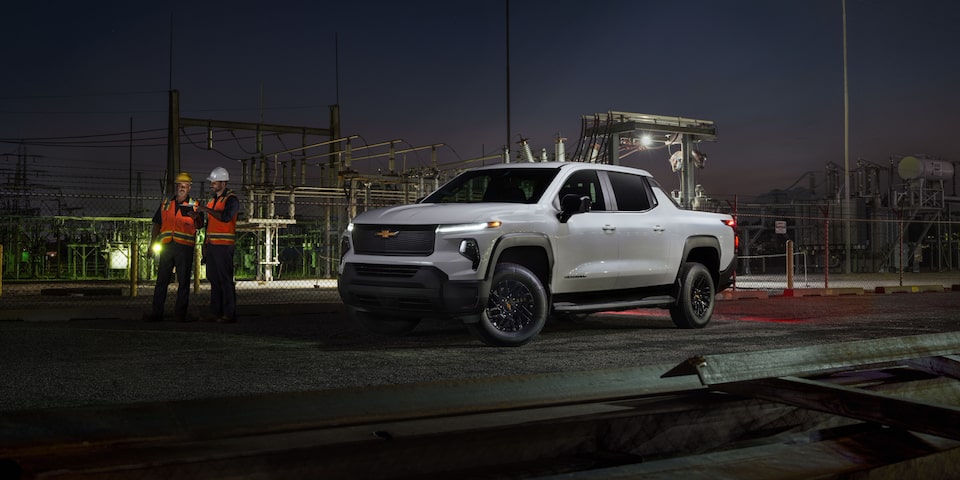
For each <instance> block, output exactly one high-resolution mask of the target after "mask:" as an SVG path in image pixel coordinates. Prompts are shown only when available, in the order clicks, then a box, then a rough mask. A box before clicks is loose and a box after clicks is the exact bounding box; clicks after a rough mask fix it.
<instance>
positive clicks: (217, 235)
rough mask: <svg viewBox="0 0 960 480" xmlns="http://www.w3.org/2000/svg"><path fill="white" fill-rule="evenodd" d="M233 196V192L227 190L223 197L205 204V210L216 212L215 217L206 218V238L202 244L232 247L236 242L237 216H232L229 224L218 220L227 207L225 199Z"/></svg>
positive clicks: (212, 199)
mask: <svg viewBox="0 0 960 480" xmlns="http://www.w3.org/2000/svg"><path fill="white" fill-rule="evenodd" d="M235 196H236V195H234V193H233V191H231V190H227V191H226V192H223V195H221V196H219V197H217V198H211V199H210V201H209V202H207V208H209V209H210V210H213V211H215V212H217V215H208V216H207V236H206V237H205V240H204V242H206V243H209V244H211V245H233V244H234V243H235V242H236V237H237V235H236V232H237V216H236V215H234V216H233V218H231V219H230V221H229V222H221V221H220V220H219V218H218V217H219V215H220V213H221V212H223V210H224V209H225V208H226V207H227V199H228V198H230V197H235Z"/></svg>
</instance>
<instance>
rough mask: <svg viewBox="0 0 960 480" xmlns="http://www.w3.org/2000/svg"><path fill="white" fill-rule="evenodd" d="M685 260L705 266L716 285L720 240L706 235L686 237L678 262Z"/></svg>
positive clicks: (684, 261)
mask: <svg viewBox="0 0 960 480" xmlns="http://www.w3.org/2000/svg"><path fill="white" fill-rule="evenodd" d="M686 262H696V263H699V264H701V265H703V266H704V267H707V270H708V271H709V272H710V276H711V277H713V283H714V285H717V284H718V283H719V281H720V241H719V240H717V238H716V237H711V236H707V235H700V236H695V237H690V238H687V241H686V242H684V245H683V256H682V257H681V259H680V264H681V265H683V264H684V263H686ZM678 274H679V270H678Z"/></svg>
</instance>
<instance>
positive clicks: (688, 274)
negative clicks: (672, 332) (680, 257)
mask: <svg viewBox="0 0 960 480" xmlns="http://www.w3.org/2000/svg"><path fill="white" fill-rule="evenodd" d="M678 280H679V282H680V292H679V295H678V296H677V305H675V306H672V307H670V318H671V319H673V323H674V325H676V326H678V327H680V328H703V327H706V326H707V324H708V323H710V317H712V316H713V307H714V305H715V303H716V296H717V295H716V293H717V292H716V289H715V288H714V286H713V277H712V276H711V275H710V271H709V270H707V267H704V266H703V265H702V264H699V263H694V262H689V263H684V264H683V265H681V266H680V275H679V276H678Z"/></svg>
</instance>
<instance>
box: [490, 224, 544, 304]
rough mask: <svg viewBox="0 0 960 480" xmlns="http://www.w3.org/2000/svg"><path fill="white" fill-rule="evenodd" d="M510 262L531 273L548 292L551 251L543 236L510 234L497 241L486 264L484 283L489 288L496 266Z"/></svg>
mask: <svg viewBox="0 0 960 480" xmlns="http://www.w3.org/2000/svg"><path fill="white" fill-rule="evenodd" d="M501 262H510V263H515V264H517V265H522V266H524V267H526V268H527V269H528V270H530V271H531V272H533V274H534V275H536V276H537V278H538V279H540V283H541V284H542V285H543V286H544V287H545V288H546V289H547V292H548V293H549V292H550V280H551V275H550V272H552V271H553V263H554V257H553V249H552V248H550V239H549V238H548V237H547V236H546V235H544V234H534V233H512V234H507V235H504V236H503V237H500V239H499V240H497V242H496V244H495V245H494V248H493V254H492V255H491V256H490V262H488V263H487V270H486V273H485V274H484V283H485V284H486V287H487V288H489V282H490V281H491V279H492V278H493V271H494V270H495V269H496V267H497V264H499V263H501Z"/></svg>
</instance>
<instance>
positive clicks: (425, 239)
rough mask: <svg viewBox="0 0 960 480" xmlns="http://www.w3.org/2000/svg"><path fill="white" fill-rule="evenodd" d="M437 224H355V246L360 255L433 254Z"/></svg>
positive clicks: (353, 235)
mask: <svg viewBox="0 0 960 480" xmlns="http://www.w3.org/2000/svg"><path fill="white" fill-rule="evenodd" d="M436 230H437V226H436V225H354V227H353V234H352V239H353V248H354V251H355V252H356V253H357V254H359V255H401V256H422V257H426V256H429V255H431V254H433V244H434V237H435V236H436Z"/></svg>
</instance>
